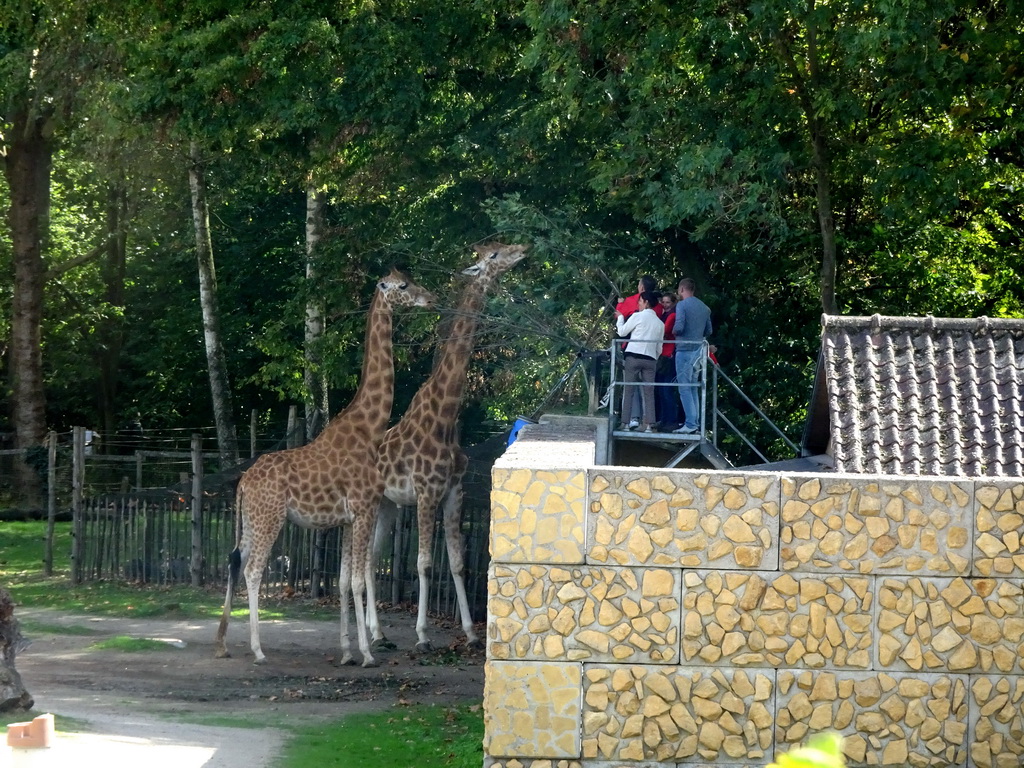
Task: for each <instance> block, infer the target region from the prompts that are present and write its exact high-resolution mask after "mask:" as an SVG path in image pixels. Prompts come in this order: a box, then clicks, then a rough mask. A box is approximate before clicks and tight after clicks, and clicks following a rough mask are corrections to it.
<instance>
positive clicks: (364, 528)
mask: <svg viewBox="0 0 1024 768" xmlns="http://www.w3.org/2000/svg"><path fill="white" fill-rule="evenodd" d="M381 490H382V491H383V489H381ZM382 495H383V494H382ZM379 499H380V497H379V496H378V497H377V498H376V499H375V500H374V501H373V503H372V504H368V505H362V504H358V505H357V504H353V505H352V507H353V510H352V511H353V515H354V520H353V524H352V525H351V526H349V529H350V532H351V534H352V569H351V570H352V607H353V609H354V610H353V612H354V613H355V616H356V640H357V641H358V643H359V651H360V653H362V654H363V666H364V667H376V666H377V660H376V659H374V658H373V654H372V653H370V638H369V634H368V633H367V631H366V609H365V608H364V606H363V597H364V593H365V592H366V573H367V570H368V569H367V560H368V559H369V556H370V536H371V535H372V534H373V526H374V524H375V523H376V521H377V505H378V504H379V503H380V502H379Z"/></svg>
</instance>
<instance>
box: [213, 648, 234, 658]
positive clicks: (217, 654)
mask: <svg viewBox="0 0 1024 768" xmlns="http://www.w3.org/2000/svg"><path fill="white" fill-rule="evenodd" d="M213 658H215V659H230V658H231V654H230V653H229V652H228V649H227V648H218V649H217V650H216V651H214V652H213Z"/></svg>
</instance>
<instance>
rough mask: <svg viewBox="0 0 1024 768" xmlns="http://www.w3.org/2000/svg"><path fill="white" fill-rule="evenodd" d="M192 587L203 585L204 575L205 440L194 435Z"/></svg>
mask: <svg viewBox="0 0 1024 768" xmlns="http://www.w3.org/2000/svg"><path fill="white" fill-rule="evenodd" d="M190 570H191V572H192V586H193V587H198V586H200V585H201V584H202V580H203V579H202V575H203V438H202V436H201V435H195V434H194V435H192V562H191V565H190Z"/></svg>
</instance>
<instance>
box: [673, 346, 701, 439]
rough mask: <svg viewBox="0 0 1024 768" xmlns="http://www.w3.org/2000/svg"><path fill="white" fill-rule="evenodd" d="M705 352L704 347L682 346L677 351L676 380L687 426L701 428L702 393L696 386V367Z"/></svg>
mask: <svg viewBox="0 0 1024 768" xmlns="http://www.w3.org/2000/svg"><path fill="white" fill-rule="evenodd" d="M703 352H704V348H703V347H697V348H696V349H688V348H685V347H682V348H680V349H678V350H677V351H676V382H677V383H678V384H679V399H680V400H681V401H682V403H683V410H684V411H686V424H685V426H687V427H692V428H693V429H700V394H699V393H698V391H697V389H698V387H697V386H696V384H697V375H696V369H695V367H694V365H695V363H696V362H697V361H698V360H699V359H700V356H701V354H702V353H703Z"/></svg>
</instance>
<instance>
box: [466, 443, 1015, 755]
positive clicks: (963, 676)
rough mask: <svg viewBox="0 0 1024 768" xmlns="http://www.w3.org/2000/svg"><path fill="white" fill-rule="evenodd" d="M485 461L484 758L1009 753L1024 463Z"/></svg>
mask: <svg viewBox="0 0 1024 768" xmlns="http://www.w3.org/2000/svg"><path fill="white" fill-rule="evenodd" d="M584 433H585V430H581V431H579V432H572V431H571V430H569V431H567V430H566V429H565V427H564V426H561V427H559V428H558V429H551V428H550V427H548V428H545V427H544V426H543V425H542V426H540V427H529V428H527V429H526V430H524V432H523V433H521V434H520V440H519V441H517V443H515V444H514V445H513V446H512V447H511V448H510V450H509V451H508V452H507V453H506V455H505V456H504V457H503V458H502V459H501V460H499V462H498V463H496V464H495V467H494V470H493V477H492V480H493V493H492V522H491V525H492V531H491V555H492V566H491V578H490V582H489V602H488V637H487V647H488V661H487V668H486V686H485V694H484V710H485V723H486V735H485V740H484V751H485V766H488V767H493V768H558V767H563V768H612V767H613V766H626V765H628V766H640V767H643V768H649V767H650V766H655V765H657V766H664V765H666V764H668V765H680V766H693V765H707V766H711V765H715V766H741V765H742V766H756V765H764V764H767V763H769V762H771V761H772V759H773V758H774V757H775V756H776V755H777V754H779V753H781V752H784V751H786V750H788V749H790V748H791V747H793V746H794V745H796V744H799V743H801V742H803V741H805V740H806V738H807V737H808V736H809V735H810V734H812V733H814V732H816V731H821V730H828V729H834V730H837V731H838V732H840V733H841V734H843V735H844V736H845V742H844V744H845V750H846V754H847V758H848V761H849V764H850V765H853V766H857V765H892V766H904V765H909V766H915V767H921V768H923V767H924V766H947V765H961V766H963V765H971V766H979V767H987V766H995V767H997V768H1009V767H1010V766H1014V768H1016V766H1020V765H1022V764H1024V655H1022V654H1024V549H1022V547H1021V534H1022V531H1024V481H1022V480H1015V481H996V480H971V479H959V478H934V477H892V476H866V475H831V474H821V475H795V474H784V473H768V472H745V473H740V472H719V471H690V470H636V469H627V468H616V467H603V466H594V465H593V457H594V448H593V443H591V442H588V440H587V439H586V435H585V434H584Z"/></svg>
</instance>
